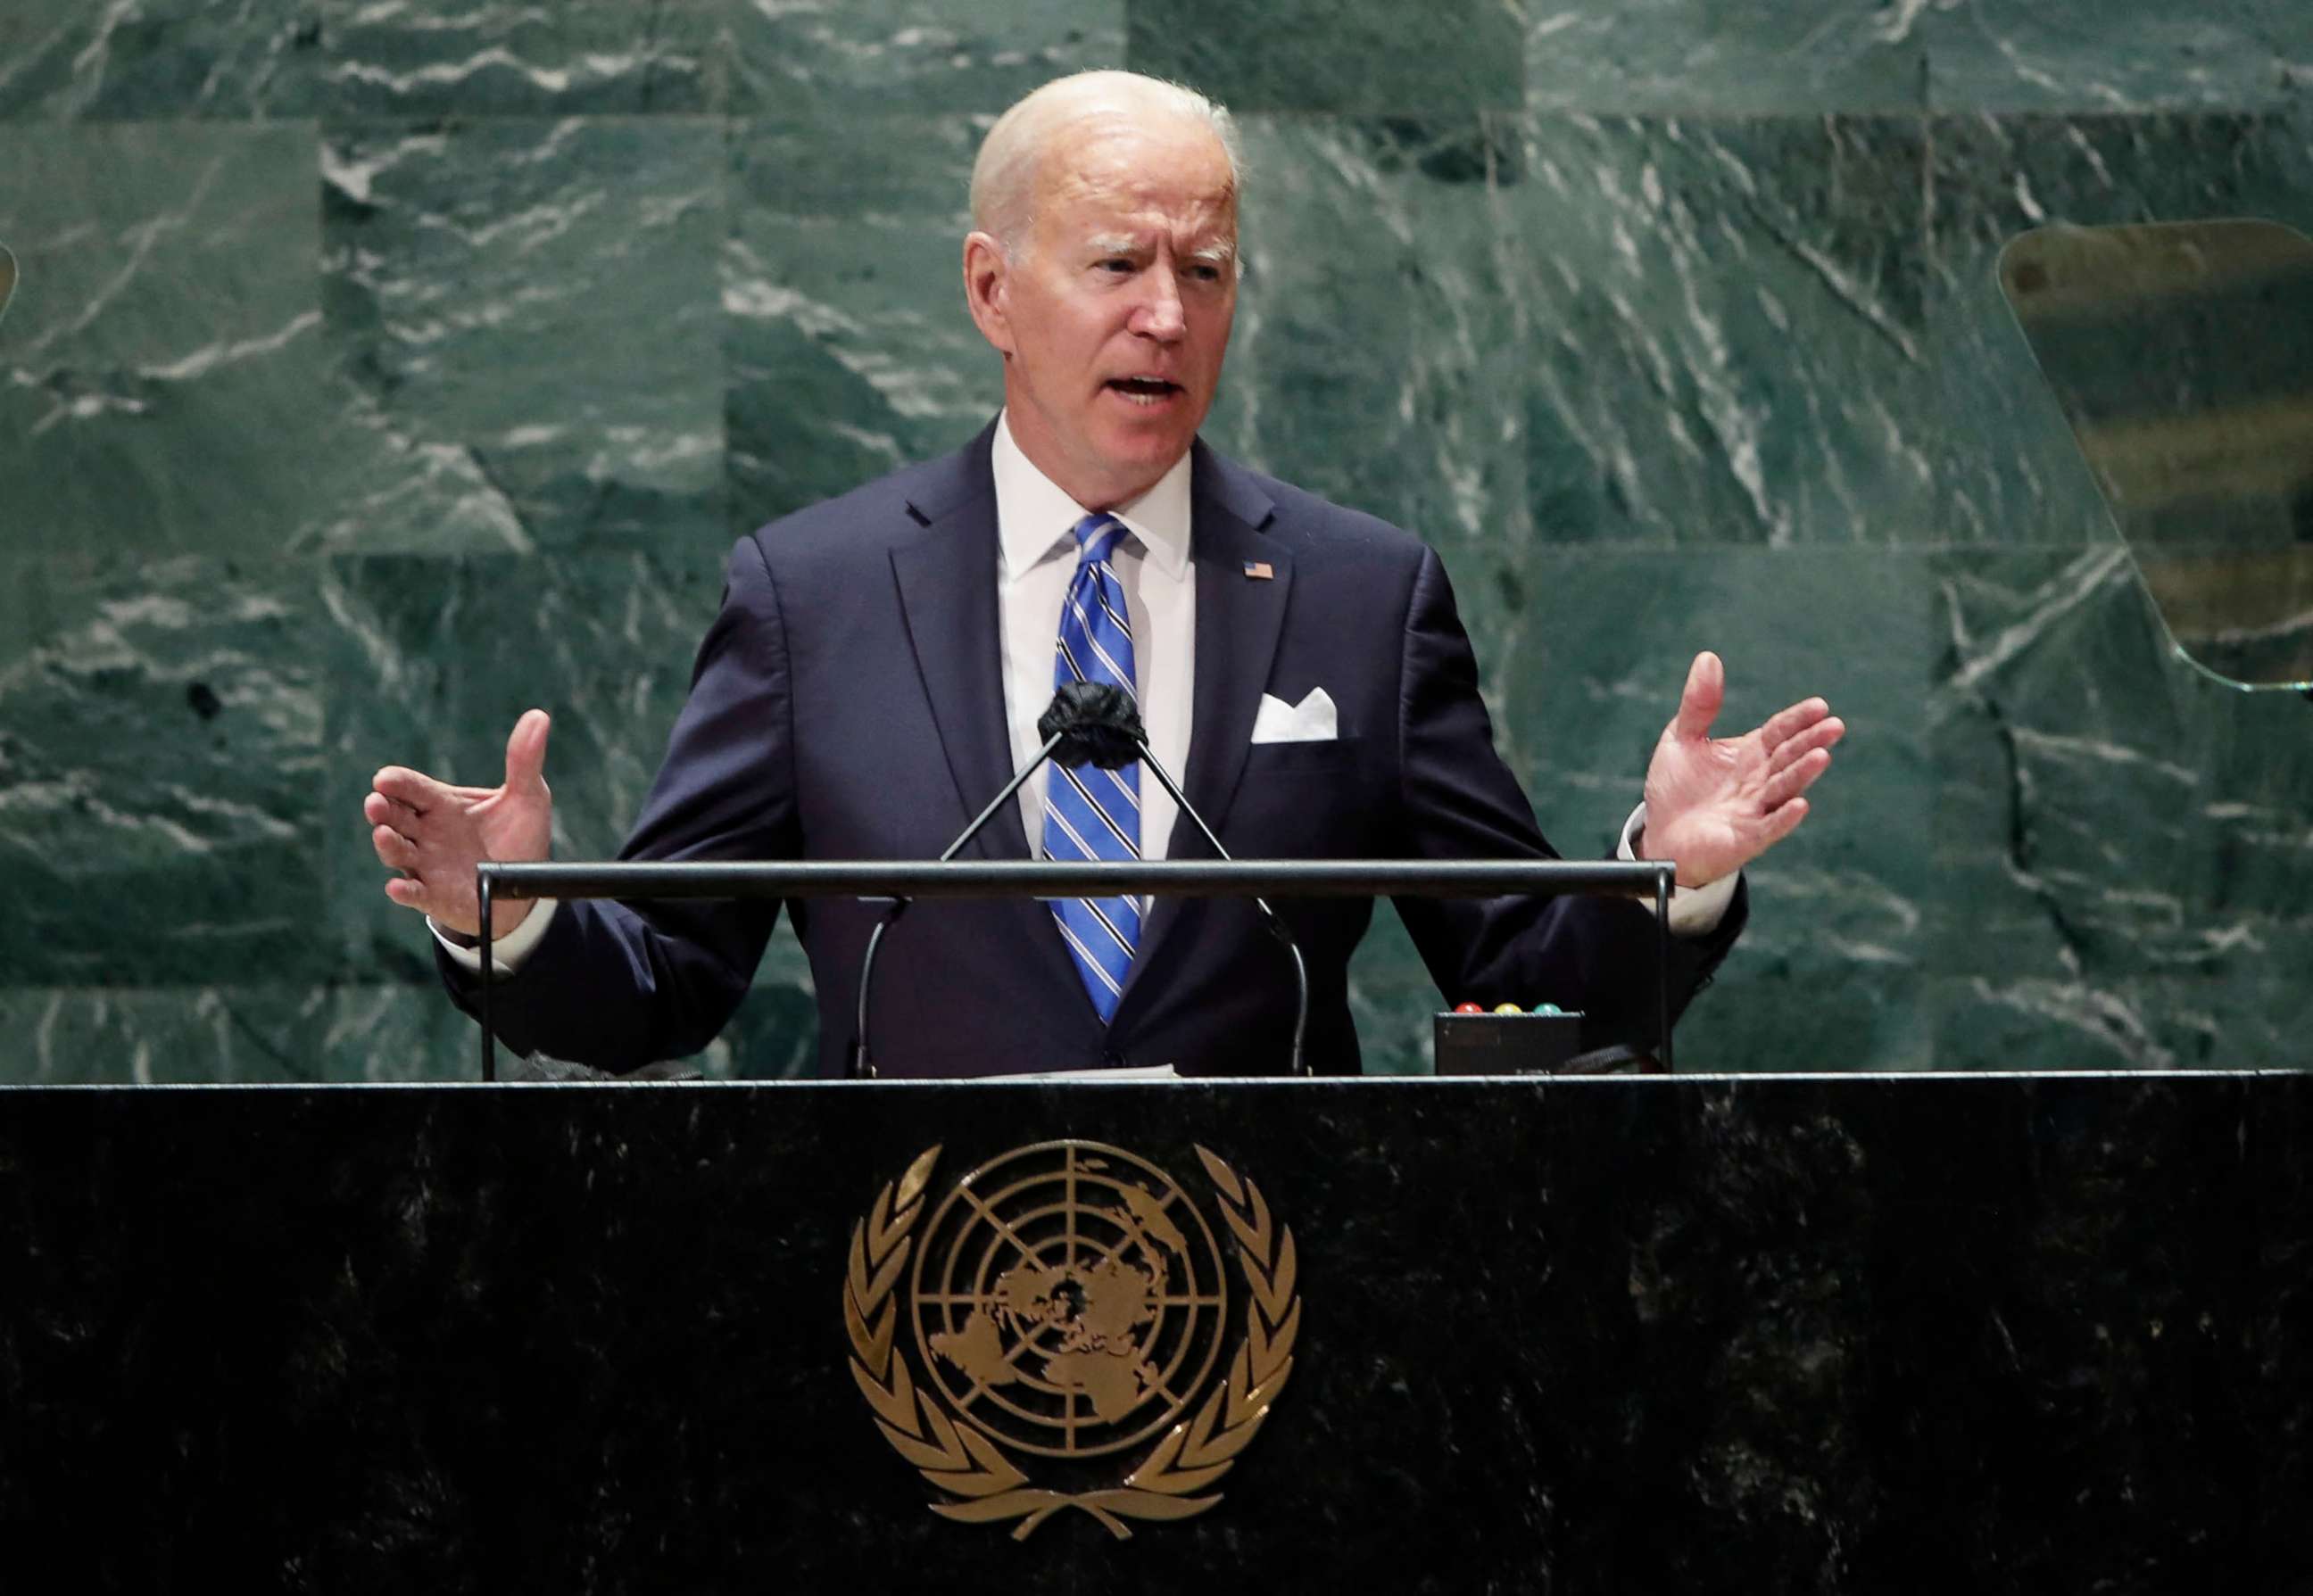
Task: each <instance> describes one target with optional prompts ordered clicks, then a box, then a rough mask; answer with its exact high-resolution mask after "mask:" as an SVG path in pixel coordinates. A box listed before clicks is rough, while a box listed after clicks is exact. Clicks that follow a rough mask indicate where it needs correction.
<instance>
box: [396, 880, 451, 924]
mask: <svg viewBox="0 0 2313 1596" xmlns="http://www.w3.org/2000/svg"><path fill="white" fill-rule="evenodd" d="M385 895H386V896H387V897H388V898H390V899H392V900H393V901H394V902H396V903H398V904H400V906H401V907H402V908H414V909H416V910H417V911H418V913H419V914H421V915H427V916H431V917H433V918H435V919H437V920H438V919H442V918H443V911H444V905H443V903H442V901H441V898H442V895H441V894H440V893H439V892H437V891H435V890H434V889H433V888H432V887H429V886H427V884H426V883H425V882H424V881H418V879H417V878H416V877H414V876H406V875H397V876H389V877H387V878H386V882H385ZM444 923H445V924H446V923H447V922H446V921H445V922H444Z"/></svg>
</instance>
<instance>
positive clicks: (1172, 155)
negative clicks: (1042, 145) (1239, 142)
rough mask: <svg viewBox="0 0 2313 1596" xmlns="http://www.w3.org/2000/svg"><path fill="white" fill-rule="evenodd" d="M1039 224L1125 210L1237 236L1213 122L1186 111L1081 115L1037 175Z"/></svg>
mask: <svg viewBox="0 0 2313 1596" xmlns="http://www.w3.org/2000/svg"><path fill="white" fill-rule="evenodd" d="M1035 208H1036V215H1037V220H1038V223H1039V224H1050V225H1051V226H1053V227H1055V228H1057V229H1059V230H1061V231H1064V232H1074V231H1077V230H1078V229H1081V228H1086V227H1095V226H1099V225H1102V224H1114V223H1116V222H1118V221H1120V220H1122V219H1124V218H1126V217H1141V218H1145V219H1146V220H1148V221H1149V222H1152V223H1153V222H1156V221H1160V220H1161V221H1162V222H1163V223H1164V224H1165V225H1166V226H1168V227H1171V228H1173V229H1174V230H1176V231H1181V230H1185V231H1190V232H1197V233H1200V234H1203V235H1208V236H1210V235H1218V236H1219V237H1222V238H1224V239H1234V238H1235V237H1236V178H1235V175H1234V174H1233V173H1232V171H1231V170H1230V167H1229V159H1228V152H1227V150H1225V149H1223V148H1222V147H1221V142H1220V140H1219V138H1218V136H1215V135H1214V133H1213V131H1212V129H1211V128H1210V127H1207V126H1205V125H1204V124H1203V123H1201V122H1198V121H1195V120H1192V119H1190V118H1158V119H1156V120H1149V119H1146V118H1142V119H1131V118H1126V117H1124V116H1123V115H1121V113H1104V114H1099V115H1094V116H1088V117H1086V118H1082V119H1081V120H1079V121H1078V122H1077V123H1076V124H1074V125H1073V126H1071V127H1068V128H1065V129H1063V130H1061V131H1060V134H1059V135H1058V136H1056V137H1055V138H1054V140H1053V141H1052V145H1051V149H1050V151H1049V153H1047V154H1046V156H1045V159H1044V162H1043V164H1042V169H1041V171H1039V172H1038V174H1037V184H1036V207H1035Z"/></svg>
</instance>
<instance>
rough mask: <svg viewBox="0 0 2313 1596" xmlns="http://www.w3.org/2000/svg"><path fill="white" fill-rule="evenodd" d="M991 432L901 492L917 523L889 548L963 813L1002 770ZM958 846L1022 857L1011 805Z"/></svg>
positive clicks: (1008, 754) (1005, 768)
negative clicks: (944, 468) (916, 530)
mask: <svg viewBox="0 0 2313 1596" xmlns="http://www.w3.org/2000/svg"><path fill="white" fill-rule="evenodd" d="M993 436H994V429H993V428H990V429H989V431H987V432H984V433H982V434H981V435H980V436H979V437H978V438H977V439H975V440H974V441H973V442H972V443H971V444H970V445H968V446H967V447H966V448H965V449H964V451H963V453H961V454H959V455H956V456H954V457H952V463H953V464H954V466H955V468H956V469H955V470H954V471H953V472H943V473H939V474H937V475H935V476H933V477H931V478H928V479H927V481H925V482H924V483H923V484H922V485H920V486H919V488H918V489H917V490H916V491H915V492H913V493H911V494H910V495H909V499H908V513H910V515H912V516H913V517H915V519H916V520H917V521H918V522H920V523H921V524H922V526H923V528H924V532H923V535H922V536H921V537H919V538H918V539H915V540H914V541H913V542H910V543H907V544H903V545H901V547H899V548H895V549H893V551H892V574H893V578H894V579H895V580H896V581H897V582H898V583H899V591H900V609H901V614H902V616H903V617H904V618H905V620H906V623H907V629H908V642H909V644H910V646H911V647H912V648H913V649H914V650H915V656H916V669H917V671H918V672H919V674H920V675H921V676H922V678H923V684H924V696H925V697H928V699H930V700H931V706H932V718H933V720H934V722H935V723H937V725H938V727H939V737H940V748H941V751H942V752H944V753H945V755H946V757H947V767H948V774H949V775H950V776H952V777H953V778H954V781H955V793H956V797H957V799H958V800H959V801H961V802H962V803H963V812H964V814H965V815H966V816H972V815H976V814H978V813H979V812H980V811H981V810H982V809H983V808H985V807H986V806H987V804H988V801H989V799H991V798H993V797H995V796H996V794H998V792H999V791H1001V790H1002V788H1003V786H1004V784H1005V783H1006V782H1007V781H1009V780H1010V779H1011V776H1012V734H1011V732H1010V729H1009V728H1008V727H1007V725H1006V723H1005V718H1004V674H1003V662H1002V653H1003V635H1004V634H1003V626H1002V623H1001V620H1000V618H999V616H998V610H997V605H996V570H997V539H996V487H995V482H994V479H993V478H992V477H991V476H990V475H989V465H988V449H989V440H990V439H991V438H992V437H993ZM967 852H968V853H972V854H976V855H979V856H980V857H981V858H984V859H1025V858H1027V857H1028V856H1029V855H1028V837H1027V833H1026V832H1025V829H1023V828H1022V827H1021V824H1020V811H1019V809H1018V808H1017V807H1016V806H1015V805H1010V804H1007V805H1006V806H1005V809H1004V811H1002V812H1001V813H999V814H998V815H997V816H996V818H995V819H994V820H990V821H989V823H988V828H987V829H985V830H984V831H982V832H981V834H980V836H979V837H978V838H977V839H975V841H974V842H973V844H972V847H971V848H970V849H968V850H967ZM1047 917H1048V918H1049V916H1047ZM1055 940H1057V937H1056V938H1055Z"/></svg>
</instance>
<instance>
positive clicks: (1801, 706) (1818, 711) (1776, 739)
mask: <svg viewBox="0 0 2313 1596" xmlns="http://www.w3.org/2000/svg"><path fill="white" fill-rule="evenodd" d="M1830 713H1831V706H1830V705H1828V704H1826V703H1825V702H1824V701H1823V700H1822V699H1820V698H1802V699H1800V700H1799V702H1798V703H1797V704H1794V705H1792V706H1790V708H1788V709H1783V710H1778V711H1777V712H1776V713H1775V714H1774V715H1771V716H1769V717H1768V720H1767V723H1766V724H1765V725H1763V726H1761V727H1760V728H1759V739H1760V741H1762V742H1763V744H1765V746H1766V747H1767V748H1768V749H1769V750H1771V751H1772V750H1774V749H1775V748H1778V747H1780V746H1781V744H1782V743H1783V742H1785V741H1788V740H1789V739H1790V738H1793V737H1796V736H1798V735H1799V733H1800V732H1804V731H1806V730H1807V728H1808V727H1809V726H1812V725H1815V724H1816V723H1818V722H1820V721H1821V720H1822V719H1823V718H1824V717H1825V715H1829V714H1830Z"/></svg>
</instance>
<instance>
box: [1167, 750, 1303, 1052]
mask: <svg viewBox="0 0 2313 1596" xmlns="http://www.w3.org/2000/svg"><path fill="white" fill-rule="evenodd" d="M1133 730H1134V732H1135V740H1136V741H1138V742H1139V745H1140V759H1141V762H1142V763H1144V764H1146V765H1147V766H1148V768H1149V769H1151V770H1153V771H1155V772H1156V779H1157V780H1158V781H1160V782H1162V783H1164V784H1165V791H1166V792H1167V793H1169V794H1172V795H1173V802H1174V803H1175V804H1176V805H1178V806H1179V808H1180V811H1181V812H1182V813H1183V814H1184V815H1186V816H1188V817H1189V819H1191V820H1194V821H1195V822H1196V823H1197V831H1198V834H1199V835H1200V836H1201V837H1203V838H1204V839H1205V846H1207V847H1209V848H1211V849H1212V850H1213V854H1214V855H1215V856H1216V857H1217V858H1218V859H1220V860H1221V861H1223V862H1224V863H1226V864H1235V863H1236V861H1235V860H1234V859H1231V858H1230V857H1229V851H1228V850H1227V848H1225V847H1223V846H1221V839H1220V838H1219V837H1215V836H1214V835H1213V829H1212V828H1211V827H1210V826H1208V825H1206V824H1205V817H1204V816H1202V815H1200V814H1199V813H1198V812H1197V811H1196V806H1195V805H1193V804H1192V803H1191V802H1189V795H1188V794H1186V793H1183V791H1181V786H1180V784H1179V783H1178V782H1175V781H1174V779H1173V775H1172V772H1170V771H1168V770H1166V769H1165V767H1164V765H1163V764H1162V763H1161V762H1160V761H1159V760H1158V759H1157V758H1156V755H1155V754H1154V753H1153V752H1151V751H1150V750H1149V747H1148V737H1147V736H1146V734H1143V733H1141V732H1140V731H1139V726H1138V724H1136V725H1135V726H1134V728H1133ZM1253 908H1257V909H1259V910H1260V911H1261V914H1262V918H1263V919H1265V920H1266V921H1268V922H1269V934H1270V935H1271V936H1273V937H1275V938H1276V939H1277V940H1278V941H1279V942H1280V943H1284V944H1285V951H1286V952H1287V953H1288V954H1289V955H1291V957H1292V960H1293V998H1294V1004H1293V1057H1292V1060H1291V1070H1292V1073H1293V1074H1297V1075H1306V1074H1309V1073H1310V1071H1309V1065H1308V1062H1307V1060H1306V1059H1305V1058H1303V1057H1302V1056H1301V1043H1302V1039H1303V1038H1304V1037H1305V1036H1306V1034H1307V1032H1308V1030H1309V965H1308V962H1307V960H1304V959H1303V958H1302V957H1301V944H1300V943H1297V942H1295V941H1294V940H1293V933H1292V932H1291V931H1289V930H1288V929H1287V928H1286V925H1285V919H1284V916H1281V915H1280V914H1279V913H1278V912H1277V911H1276V910H1275V909H1273V908H1271V907H1270V905H1269V899H1266V898H1255V899H1253Z"/></svg>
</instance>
